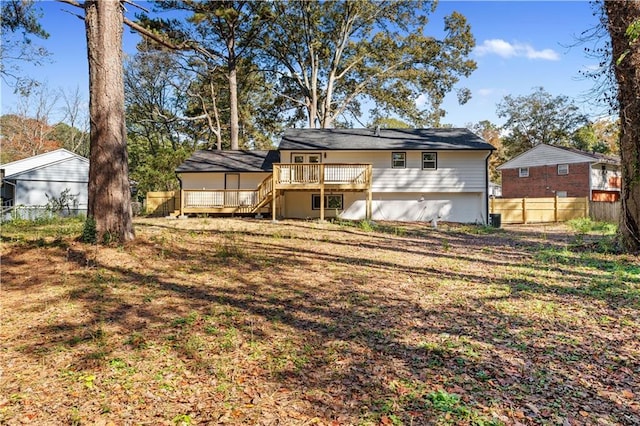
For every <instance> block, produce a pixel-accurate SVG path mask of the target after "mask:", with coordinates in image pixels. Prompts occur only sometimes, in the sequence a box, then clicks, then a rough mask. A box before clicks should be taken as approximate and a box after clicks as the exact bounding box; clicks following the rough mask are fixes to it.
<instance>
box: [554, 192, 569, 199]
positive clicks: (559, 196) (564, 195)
mask: <svg viewBox="0 0 640 426" xmlns="http://www.w3.org/2000/svg"><path fill="white" fill-rule="evenodd" d="M556 197H558V198H567V191H556Z"/></svg>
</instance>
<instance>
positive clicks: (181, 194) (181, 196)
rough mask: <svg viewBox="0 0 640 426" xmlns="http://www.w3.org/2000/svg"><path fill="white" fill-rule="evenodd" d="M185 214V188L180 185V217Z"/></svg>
mask: <svg viewBox="0 0 640 426" xmlns="http://www.w3.org/2000/svg"><path fill="white" fill-rule="evenodd" d="M182 216H184V189H182V185H180V217H182Z"/></svg>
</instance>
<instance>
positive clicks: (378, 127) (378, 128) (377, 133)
mask: <svg viewBox="0 0 640 426" xmlns="http://www.w3.org/2000/svg"><path fill="white" fill-rule="evenodd" d="M374 135H375V136H380V125H378V126H376V131H375V133H374Z"/></svg>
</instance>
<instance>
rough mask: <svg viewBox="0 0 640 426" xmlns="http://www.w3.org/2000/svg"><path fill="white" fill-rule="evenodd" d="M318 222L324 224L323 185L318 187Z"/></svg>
mask: <svg viewBox="0 0 640 426" xmlns="http://www.w3.org/2000/svg"><path fill="white" fill-rule="evenodd" d="M320 222H324V185H320Z"/></svg>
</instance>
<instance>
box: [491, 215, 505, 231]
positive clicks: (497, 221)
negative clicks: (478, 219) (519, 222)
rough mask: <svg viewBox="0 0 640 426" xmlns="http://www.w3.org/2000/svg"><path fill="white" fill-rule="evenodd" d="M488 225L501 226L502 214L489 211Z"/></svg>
mask: <svg viewBox="0 0 640 426" xmlns="http://www.w3.org/2000/svg"><path fill="white" fill-rule="evenodd" d="M489 225H490V226H493V227H494V228H500V227H501V226H502V215H501V214H500V213H489Z"/></svg>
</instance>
